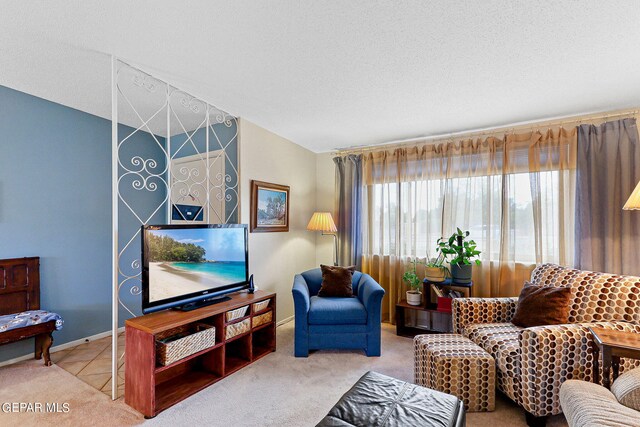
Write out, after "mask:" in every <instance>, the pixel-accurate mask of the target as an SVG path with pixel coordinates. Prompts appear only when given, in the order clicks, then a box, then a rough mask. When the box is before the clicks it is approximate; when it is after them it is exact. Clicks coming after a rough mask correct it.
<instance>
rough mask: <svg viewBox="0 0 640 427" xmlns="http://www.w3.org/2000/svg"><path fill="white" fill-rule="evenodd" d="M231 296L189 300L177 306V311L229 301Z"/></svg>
mask: <svg viewBox="0 0 640 427" xmlns="http://www.w3.org/2000/svg"><path fill="white" fill-rule="evenodd" d="M229 300H231V297H226V296H225V297H213V298H208V299H203V300H201V301H195V302H190V303H188V304H185V305H181V306H180V307H178V310H179V311H192V310H195V309H198V308H202V307H207V306H209V305H213V304H218V303H221V302H225V301H229Z"/></svg>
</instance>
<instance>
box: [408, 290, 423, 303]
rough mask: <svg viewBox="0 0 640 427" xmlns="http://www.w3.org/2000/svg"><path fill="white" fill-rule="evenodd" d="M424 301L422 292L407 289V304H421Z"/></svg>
mask: <svg viewBox="0 0 640 427" xmlns="http://www.w3.org/2000/svg"><path fill="white" fill-rule="evenodd" d="M421 303H422V292H420V291H407V304H409V305H420V304H421Z"/></svg>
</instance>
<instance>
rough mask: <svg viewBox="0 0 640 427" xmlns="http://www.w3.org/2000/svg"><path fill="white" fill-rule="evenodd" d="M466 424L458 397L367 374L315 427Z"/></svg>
mask: <svg viewBox="0 0 640 427" xmlns="http://www.w3.org/2000/svg"><path fill="white" fill-rule="evenodd" d="M465 421H466V419H465V412H464V405H463V404H462V402H461V401H460V400H459V399H458V398H457V397H455V396H451V395H450V394H445V393H440V392H439V391H435V390H429V389H428V388H424V387H420V386H417V385H415V384H410V383H407V382H404V381H400V380H397V379H395V378H391V377H388V376H386V375H382V374H378V373H377V372H371V371H369V372H367V373H366V374H364V375H363V376H362V377H361V378H360V379H359V380H358V381H357V382H356V383H355V384H354V386H353V387H351V390H349V391H348V392H346V393H345V394H344V396H342V397H341V398H340V400H339V401H338V403H336V405H335V406H334V407H333V408H331V411H329V413H328V414H327V416H326V417H324V418H323V419H322V421H320V423H318V425H317V426H316V427H330V426H331V427H338V426H339V427H345V426H367V427H382V426H389V427H392V426H425V427H436V426H439V427H463V426H464V425H465Z"/></svg>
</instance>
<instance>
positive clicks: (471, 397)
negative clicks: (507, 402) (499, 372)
mask: <svg viewBox="0 0 640 427" xmlns="http://www.w3.org/2000/svg"><path fill="white" fill-rule="evenodd" d="M413 347H414V362H415V363H414V368H415V382H416V384H419V385H422V386H425V387H429V388H433V389H435V390H439V391H441V392H444V393H449V394H452V395H454V396H457V397H458V398H460V400H462V401H463V402H464V405H465V408H466V409H467V411H469V412H480V411H493V410H494V409H495V405H496V401H495V396H496V388H495V380H496V364H495V361H494V360H493V357H491V355H490V354H489V353H487V352H486V351H484V349H482V348H481V347H480V346H478V345H476V344H475V343H474V342H473V341H471V340H469V339H467V338H465V337H463V336H462V335H457V334H441V335H416V336H415V338H414V339H413Z"/></svg>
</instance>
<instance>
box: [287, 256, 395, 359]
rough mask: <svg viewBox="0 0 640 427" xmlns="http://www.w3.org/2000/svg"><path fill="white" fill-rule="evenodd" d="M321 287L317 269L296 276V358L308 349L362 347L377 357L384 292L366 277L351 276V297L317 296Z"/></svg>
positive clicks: (370, 354) (294, 297)
mask: <svg viewBox="0 0 640 427" xmlns="http://www.w3.org/2000/svg"><path fill="white" fill-rule="evenodd" d="M321 284H322V272H321V271H320V269H319V268H315V269H313V270H309V271H305V272H304V273H302V274H296V276H295V277H294V279H293V304H294V306H295V317H296V318H295V322H296V326H295V356H296V357H307V356H308V355H309V350H320V349H336V348H361V349H363V350H364V351H365V353H366V354H367V356H380V321H381V309H382V297H383V296H384V289H382V287H381V286H380V285H379V284H378V283H377V282H376V281H375V280H373V278H372V277H371V276H369V275H368V274H363V273H361V272H359V271H356V272H355V273H354V274H353V280H352V285H353V294H354V297H353V298H332V297H319V296H317V294H318V291H319V290H320V285H321Z"/></svg>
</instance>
